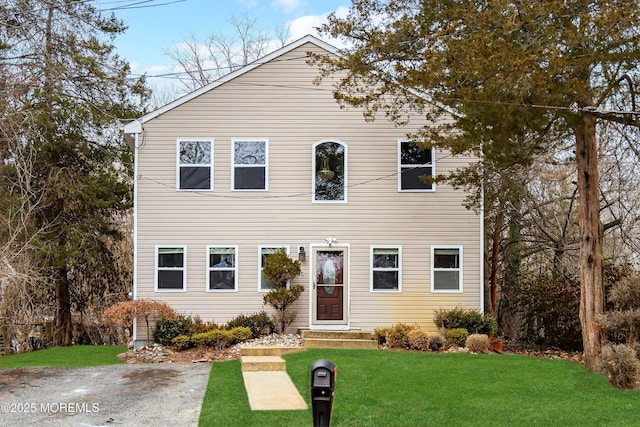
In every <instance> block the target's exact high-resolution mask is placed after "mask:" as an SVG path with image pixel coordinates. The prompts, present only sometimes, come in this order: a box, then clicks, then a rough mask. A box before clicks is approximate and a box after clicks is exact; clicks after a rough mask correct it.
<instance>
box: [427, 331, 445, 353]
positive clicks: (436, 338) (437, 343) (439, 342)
mask: <svg viewBox="0 0 640 427" xmlns="http://www.w3.org/2000/svg"><path fill="white" fill-rule="evenodd" d="M444 344H445V339H444V337H443V336H442V335H439V334H437V335H432V336H431V337H430V338H429V350H431V351H440V350H442V348H443V347H444Z"/></svg>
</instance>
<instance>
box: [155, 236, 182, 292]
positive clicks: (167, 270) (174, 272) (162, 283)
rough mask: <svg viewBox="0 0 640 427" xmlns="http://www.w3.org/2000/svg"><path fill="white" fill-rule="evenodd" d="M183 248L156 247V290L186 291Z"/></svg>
mask: <svg viewBox="0 0 640 427" xmlns="http://www.w3.org/2000/svg"><path fill="white" fill-rule="evenodd" d="M186 258H187V248H186V247H185V246H156V290H157V291H184V290H186V277H187V271H186Z"/></svg>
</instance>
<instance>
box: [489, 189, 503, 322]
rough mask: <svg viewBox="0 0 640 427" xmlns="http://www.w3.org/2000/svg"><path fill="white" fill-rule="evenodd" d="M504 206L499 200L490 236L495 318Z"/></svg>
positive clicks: (492, 297) (492, 296)
mask: <svg viewBox="0 0 640 427" xmlns="http://www.w3.org/2000/svg"><path fill="white" fill-rule="evenodd" d="M504 205H505V202H504V201H503V200H501V201H500V206H499V208H498V212H497V213H496V221H495V223H494V224H493V233H492V236H491V244H492V248H491V282H490V283H491V288H490V289H491V315H492V316H493V317H495V318H497V316H498V268H499V267H500V259H499V257H500V233H501V232H502V227H503V226H504Z"/></svg>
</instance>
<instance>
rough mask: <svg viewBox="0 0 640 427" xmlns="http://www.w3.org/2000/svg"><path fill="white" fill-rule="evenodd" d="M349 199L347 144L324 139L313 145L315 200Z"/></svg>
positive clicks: (337, 200) (338, 200)
mask: <svg viewBox="0 0 640 427" xmlns="http://www.w3.org/2000/svg"><path fill="white" fill-rule="evenodd" d="M346 200H347V146H346V145H344V144H342V143H341V142H337V141H323V142H319V143H317V144H315V145H314V146H313V201H314V202H345V201H346Z"/></svg>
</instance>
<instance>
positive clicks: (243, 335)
mask: <svg viewBox="0 0 640 427" xmlns="http://www.w3.org/2000/svg"><path fill="white" fill-rule="evenodd" d="M228 332H229V335H230V338H231V342H230V344H231V345H234V344H238V343H241V342H244V341H247V340H250V339H252V338H253V332H251V328H248V327H246V326H238V327H237V328H233V329H231V330H229V331H228Z"/></svg>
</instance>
